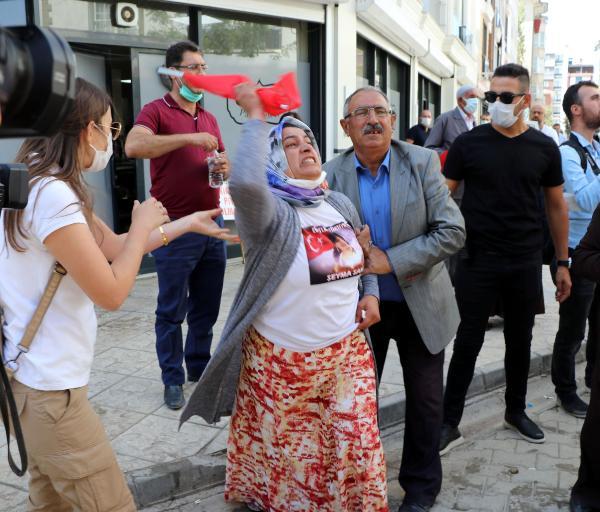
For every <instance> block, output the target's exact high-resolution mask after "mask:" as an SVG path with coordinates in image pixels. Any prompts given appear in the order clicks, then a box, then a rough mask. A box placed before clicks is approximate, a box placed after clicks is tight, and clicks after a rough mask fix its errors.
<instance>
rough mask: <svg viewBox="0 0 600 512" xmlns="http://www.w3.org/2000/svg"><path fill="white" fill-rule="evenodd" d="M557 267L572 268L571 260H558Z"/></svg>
mask: <svg viewBox="0 0 600 512" xmlns="http://www.w3.org/2000/svg"><path fill="white" fill-rule="evenodd" d="M556 266H557V267H567V268H571V258H568V259H566V260H556Z"/></svg>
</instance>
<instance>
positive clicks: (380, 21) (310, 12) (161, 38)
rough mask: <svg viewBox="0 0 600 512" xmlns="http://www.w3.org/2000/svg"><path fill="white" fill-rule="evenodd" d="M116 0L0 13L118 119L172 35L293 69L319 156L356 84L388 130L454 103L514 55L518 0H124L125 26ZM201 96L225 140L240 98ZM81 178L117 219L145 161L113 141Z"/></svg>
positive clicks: (137, 186) (6, 8)
mask: <svg viewBox="0 0 600 512" xmlns="http://www.w3.org/2000/svg"><path fill="white" fill-rule="evenodd" d="M116 4H117V3H116V2H113V1H109V0H8V1H6V2H0V23H2V24H24V23H26V22H34V23H36V24H38V25H41V26H44V27H51V28H53V29H55V30H56V31H58V32H59V33H60V34H61V35H63V36H64V37H65V38H66V39H67V40H68V41H69V43H70V44H71V46H72V48H73V50H74V51H75V54H76V59H77V66H78V74H79V75H80V76H82V77H84V78H86V79H87V80H90V81H92V82H93V83H95V84H97V85H99V86H100V87H102V88H104V89H106V90H107V91H108V92H109V93H110V95H111V96H112V97H113V99H114V102H115V105H116V108H117V111H118V113H119V116H120V118H121V121H122V123H123V125H124V128H125V131H127V130H129V129H130V128H131V126H132V124H133V121H134V119H135V117H136V115H137V113H138V112H139V110H140V109H141V107H142V106H143V105H144V104H145V103H147V102H148V101H151V100H153V99H155V98H157V97H160V96H162V95H163V94H164V93H165V91H166V89H165V85H164V84H163V82H161V80H160V78H159V76H158V75H157V73H156V69H157V68H158V67H159V66H160V65H162V64H163V63H164V51H165V49H166V48H167V47H168V46H169V45H170V44H172V43H173V42H175V41H178V40H182V39H191V40H193V41H196V42H197V43H198V44H199V45H200V47H201V48H202V49H203V50H204V52H205V56H206V61H207V64H208V66H209V73H214V74H228V73H244V74H247V75H249V76H250V77H251V78H252V79H253V80H257V81H260V83H262V84H269V83H272V82H274V81H275V80H276V79H277V77H278V76H279V75H280V74H282V73H284V72H286V71H295V72H296V73H297V77H298V82H299V87H300V90H301V93H302V98H303V102H304V104H303V107H302V108H301V109H300V110H299V113H300V115H301V116H302V117H303V119H305V120H306V122H307V123H308V124H309V125H310V126H311V127H312V128H313V130H314V132H315V136H316V137H317V140H318V142H319V144H320V147H321V151H322V153H323V157H324V159H329V158H332V157H333V156H334V155H335V154H337V153H338V152H340V151H342V150H344V149H345V148H346V147H347V146H348V145H349V144H350V141H349V139H348V138H346V137H345V135H344V133H343V131H342V130H341V129H340V128H339V119H340V118H341V117H342V115H343V103H344V99H345V97H346V96H347V95H348V94H349V93H350V92H352V91H353V90H354V89H355V88H356V87H358V86H361V85H365V84H371V85H377V86H379V87H381V88H382V89H383V90H384V91H385V92H386V93H387V94H388V96H389V97H390V100H391V103H392V105H393V108H394V110H395V111H396V113H397V118H398V119H397V122H396V126H395V127H394V134H395V136H396V137H397V138H400V139H403V138H404V137H405V134H406V131H407V130H408V128H409V127H410V126H411V125H412V124H415V123H416V122H417V119H418V115H419V112H420V110H421V109H423V108H428V109H430V110H432V111H433V113H434V116H437V115H439V114H440V113H442V112H444V111H446V110H449V109H451V108H453V107H454V106H455V92H456V90H457V88H458V87H460V86H461V85H463V84H465V83H473V84H475V85H479V87H480V88H481V89H483V90H486V89H487V88H488V86H489V77H490V73H491V72H492V71H493V69H494V67H496V66H497V65H499V64H502V63H506V62H509V61H516V60H517V56H518V51H519V26H518V19H519V0H220V1H219V2H218V3H217V2H214V1H213V0H164V1H158V0H157V1H143V2H139V4H138V3H136V2H135V1H133V2H130V4H133V7H132V8H133V10H134V11H135V13H136V15H135V20H134V21H135V22H134V23H133V24H131V26H123V21H124V20H123V19H122V18H121V17H120V12H118V9H117V8H116V7H117V5H116ZM119 7H120V8H121V7H122V3H119ZM6 20H8V21H6ZM204 106H205V107H206V108H207V109H208V110H209V111H210V112H212V113H213V114H214V115H215V116H216V117H217V119H218V121H219V124H220V126H221V130H222V132H223V138H224V143H225V145H226V147H227V149H228V150H229V151H230V152H233V151H235V148H236V145H237V140H238V137H239V134H240V125H241V123H243V115H242V113H241V112H240V109H239V108H238V107H237V106H236V105H235V103H234V102H231V101H226V100H223V99H222V98H218V97H215V96H212V95H209V94H207V95H206V96H205V98H204ZM117 146H119V145H118V144H117ZM17 147H18V141H14V140H13V141H1V142H0V151H2V152H3V153H4V158H5V159H6V158H7V157H9V158H10V156H11V155H14V154H15V153H16V149H17ZM90 179H91V180H94V181H93V182H91V185H92V187H93V188H94V192H95V197H96V207H97V209H98V210H99V212H100V215H101V216H102V217H103V218H104V220H105V221H106V222H107V223H108V224H109V225H111V226H113V227H114V228H115V230H116V231H118V232H120V231H124V230H126V229H127V228H128V226H129V222H130V212H131V204H132V202H133V200H134V199H136V198H143V197H145V195H146V194H147V191H148V189H149V186H150V180H149V165H148V162H142V161H136V160H133V159H128V158H127V156H126V155H125V154H124V152H123V150H122V146H121V147H116V148H115V158H114V159H113V161H112V162H111V164H110V166H109V169H107V172H104V173H95V176H92V177H90ZM234 252H235V251H234Z"/></svg>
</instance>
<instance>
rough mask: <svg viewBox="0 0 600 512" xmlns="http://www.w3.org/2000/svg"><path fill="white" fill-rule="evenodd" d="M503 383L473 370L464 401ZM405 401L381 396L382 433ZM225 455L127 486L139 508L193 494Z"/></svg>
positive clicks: (534, 357) (144, 476)
mask: <svg viewBox="0 0 600 512" xmlns="http://www.w3.org/2000/svg"><path fill="white" fill-rule="evenodd" d="M551 360H552V353H551V352H548V353H543V354H539V353H536V352H532V354H531V365H530V368H529V377H530V378H531V377H536V376H539V375H544V374H549V373H550V365H551ZM583 361H585V350H579V352H578V353H577V357H576V363H580V362H583ZM505 384H506V379H505V375H504V362H503V361H497V362H493V363H489V364H487V365H485V366H483V367H482V368H480V369H476V370H475V375H474V377H473V381H472V382H471V386H470V387H469V391H468V392H467V399H469V398H473V397H475V396H478V395H482V394H484V393H487V392H489V391H494V390H495V389H498V388H499V387H502V386H504V385H505ZM405 411H406V401H405V396H404V394H403V393H394V394H392V395H388V396H385V397H382V398H381V399H380V401H379V424H380V428H381V429H382V430H383V429H385V428H389V427H393V426H395V425H398V424H399V423H401V422H402V421H404V415H405ZM225 462H226V457H225V454H224V453H222V452H220V453H216V454H215V455H212V456H211V455H202V456H200V455H197V456H193V457H185V458H183V459H179V460H176V461H173V462H169V463H165V464H157V465H154V466H150V467H147V468H144V469H139V470H134V471H130V472H128V473H126V477H127V480H128V483H129V487H130V489H131V492H132V494H133V497H134V499H135V502H136V504H137V506H138V507H139V508H143V507H147V506H149V505H152V504H155V503H157V502H160V501H165V500H168V499H169V498H173V497H175V496H178V495H182V494H186V493H190V492H197V491H201V490H203V489H207V488H209V487H213V486H216V485H219V484H222V483H223V482H224V481H225Z"/></svg>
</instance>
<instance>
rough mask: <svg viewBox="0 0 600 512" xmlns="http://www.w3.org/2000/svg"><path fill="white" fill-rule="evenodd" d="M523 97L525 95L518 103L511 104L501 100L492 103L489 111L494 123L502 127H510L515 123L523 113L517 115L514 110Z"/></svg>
mask: <svg viewBox="0 0 600 512" xmlns="http://www.w3.org/2000/svg"><path fill="white" fill-rule="evenodd" d="M523 98H524V96H523V97H521V99H520V100H519V101H518V102H517V103H510V104H509V105H506V104H505V103H502V102H501V101H500V100H496V101H495V102H494V103H491V104H490V106H489V107H488V112H489V114H490V116H491V118H492V123H494V124H497V125H498V126H501V127H502V128H510V127H511V126H512V125H513V124H515V123H516V122H517V121H518V119H519V116H520V115H521V113H519V114H517V115H515V114H514V111H515V109H516V108H517V107H518V106H519V103H521V102H522V101H523Z"/></svg>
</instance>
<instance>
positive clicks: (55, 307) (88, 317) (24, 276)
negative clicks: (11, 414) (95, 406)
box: [0, 178, 97, 390]
mask: <svg viewBox="0 0 600 512" xmlns="http://www.w3.org/2000/svg"><path fill="white" fill-rule="evenodd" d="M3 217H4V213H3V214H2V219H0V220H1V223H0V307H2V309H3V310H4V321H5V323H4V325H3V326H2V329H3V332H4V336H5V341H6V348H5V351H4V354H3V357H4V360H5V361H6V360H11V359H13V358H14V357H15V356H16V355H17V353H18V351H17V349H16V345H17V344H18V343H19V342H20V341H21V338H22V337H23V332H24V331H25V328H26V326H27V324H28V323H29V321H30V319H31V317H32V316H33V312H34V311H35V309H36V308H37V306H38V304H39V302H40V298H41V297H42V294H43V292H44V290H45V288H46V284H47V283H48V278H49V277H50V274H51V272H52V269H53V268H54V262H55V260H54V258H53V257H52V254H50V253H49V252H48V251H47V250H46V248H45V246H44V244H43V241H44V240H45V239H46V237H47V236H48V235H50V234H51V233H52V232H54V231H56V230H58V229H60V228H62V227H64V226H68V225H70V224H85V223H86V220H85V217H84V215H83V212H82V211H81V208H80V205H79V202H78V199H77V196H76V195H75V193H74V192H73V190H72V189H71V188H70V187H69V185H67V184H66V183H64V182H63V181H59V180H56V179H54V178H44V179H42V180H40V181H39V182H38V183H36V184H35V185H34V186H33V187H32V189H31V192H30V193H29V200H28V204H27V207H26V208H25V211H24V215H23V221H22V222H23V223H22V226H23V227H24V228H25V232H26V233H27V235H28V238H27V239H21V238H18V241H19V242H20V244H21V245H22V246H23V247H25V248H26V249H27V250H26V251H25V252H17V251H15V250H14V249H13V248H12V247H11V246H10V245H8V243H7V242H6V240H5V235H4V229H3V226H4V220H3ZM96 325H97V322H96V313H95V311H94V305H93V303H92V301H91V300H90V299H89V298H88V296H87V295H86V294H85V293H84V292H83V291H82V290H81V288H80V287H79V286H78V285H77V284H76V283H75V281H73V279H72V278H71V276H69V275H67V276H65V277H64V278H63V279H62V281H61V282H60V285H59V287H58V290H57V291H56V295H55V296H54V298H53V299H52V302H51V303H50V307H49V308H48V311H47V312H46V315H45V317H44V319H43V321H42V323H41V325H40V328H39V330H38V332H37V334H36V335H35V337H34V339H33V341H32V343H31V347H30V349H29V352H28V353H26V354H21V356H20V357H19V359H18V364H19V369H18V370H17V372H16V373H15V378H16V379H17V380H18V381H19V382H21V383H23V384H25V385H26V386H29V387H31V388H34V389H40V390H62V389H70V388H78V387H81V386H85V385H86V384H87V383H88V381H89V376H90V370H91V367H92V358H93V355H94V342H95V340H96Z"/></svg>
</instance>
